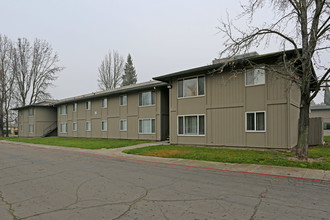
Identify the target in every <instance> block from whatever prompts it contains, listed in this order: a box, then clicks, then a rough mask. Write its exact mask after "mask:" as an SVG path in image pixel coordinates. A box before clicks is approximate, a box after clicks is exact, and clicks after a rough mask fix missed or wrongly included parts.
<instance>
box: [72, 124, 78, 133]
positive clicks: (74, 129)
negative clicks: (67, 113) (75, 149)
mask: <svg viewBox="0 0 330 220" xmlns="http://www.w3.org/2000/svg"><path fill="white" fill-rule="evenodd" d="M74 125H76V126H74ZM77 128H78V127H77V122H72V131H77Z"/></svg>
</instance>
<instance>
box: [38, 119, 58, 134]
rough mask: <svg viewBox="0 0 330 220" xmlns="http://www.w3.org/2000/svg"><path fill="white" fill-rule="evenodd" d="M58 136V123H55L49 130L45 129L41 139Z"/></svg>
mask: <svg viewBox="0 0 330 220" xmlns="http://www.w3.org/2000/svg"><path fill="white" fill-rule="evenodd" d="M50 136H57V121H55V122H53V123H52V124H51V125H49V126H48V127H47V128H45V129H44V132H43V135H42V136H41V137H50Z"/></svg>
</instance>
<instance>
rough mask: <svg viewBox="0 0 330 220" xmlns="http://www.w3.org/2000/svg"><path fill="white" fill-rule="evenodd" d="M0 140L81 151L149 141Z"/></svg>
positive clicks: (52, 138) (60, 138)
mask: <svg viewBox="0 0 330 220" xmlns="http://www.w3.org/2000/svg"><path fill="white" fill-rule="evenodd" d="M0 140H10V141H17V142H24V143H32V144H44V145H53V146H61V147H75V148H83V149H101V148H106V149H109V148H119V147H126V146H132V145H136V144H143V143H149V142H150V141H136V140H114V139H86V138H65V137H45V138H1V139H0Z"/></svg>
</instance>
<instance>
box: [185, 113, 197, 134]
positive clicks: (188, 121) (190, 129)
mask: <svg viewBox="0 0 330 220" xmlns="http://www.w3.org/2000/svg"><path fill="white" fill-rule="evenodd" d="M185 134H189V135H197V116H186V117H185Z"/></svg>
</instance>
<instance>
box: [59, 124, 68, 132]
mask: <svg viewBox="0 0 330 220" xmlns="http://www.w3.org/2000/svg"><path fill="white" fill-rule="evenodd" d="M63 126H65V131H64V130H63ZM60 133H62V134H65V133H68V124H67V123H61V127H60Z"/></svg>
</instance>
